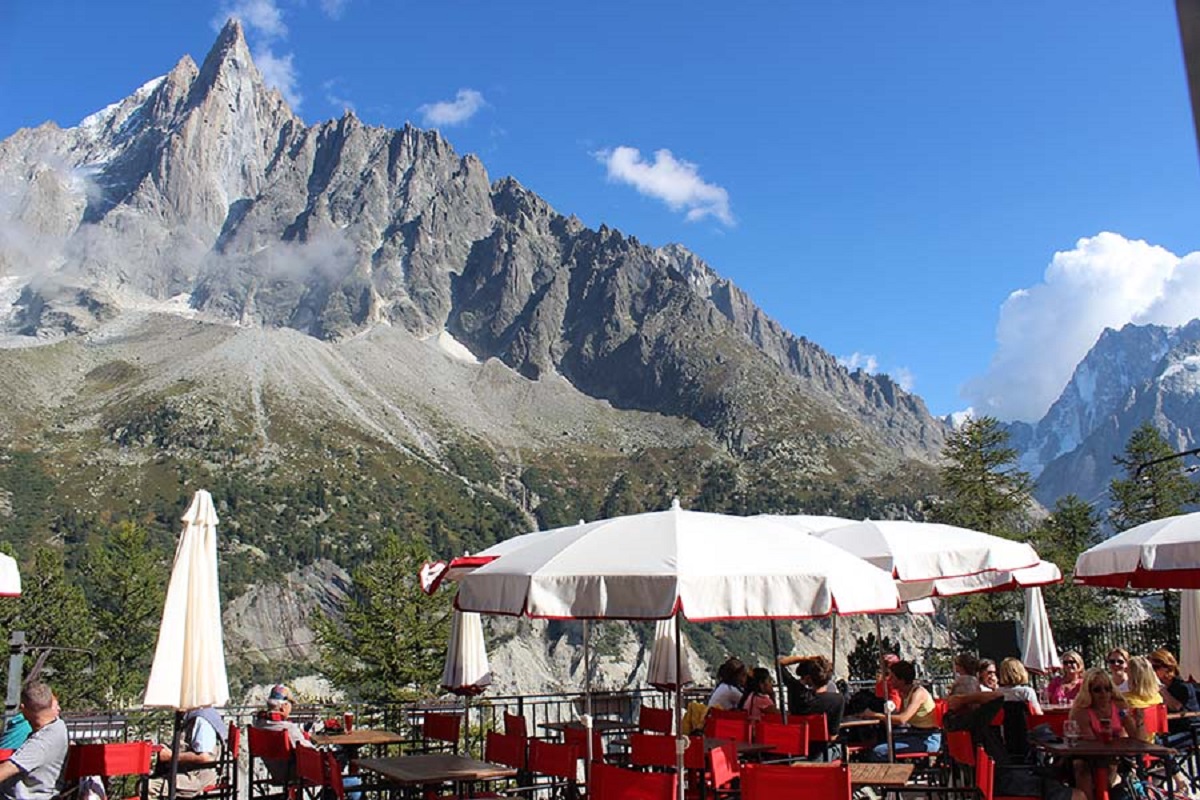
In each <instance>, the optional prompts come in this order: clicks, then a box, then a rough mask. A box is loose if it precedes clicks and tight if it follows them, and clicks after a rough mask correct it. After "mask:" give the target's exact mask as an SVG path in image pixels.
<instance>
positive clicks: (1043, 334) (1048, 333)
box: [963, 232, 1200, 421]
mask: <svg viewBox="0 0 1200 800" xmlns="http://www.w3.org/2000/svg"><path fill="white" fill-rule="evenodd" d="M1197 316H1200V253H1190V254H1188V255H1186V256H1184V257H1182V258H1180V257H1179V256H1176V255H1175V254H1174V253H1172V252H1170V251H1169V250H1166V249H1165V248H1162V247H1157V246H1154V245H1150V244H1147V243H1146V242H1144V241H1134V240H1129V239H1126V238H1125V237H1123V236H1121V235H1120V234H1116V233H1108V232H1104V233H1100V234H1097V235H1096V236H1094V237H1092V238H1090V239H1080V240H1079V241H1078V242H1077V243H1076V245H1075V249H1073V250H1068V251H1066V252H1060V253H1055V254H1054V258H1053V260H1052V261H1051V262H1050V265H1049V266H1048V267H1047V268H1046V272H1045V274H1044V275H1043V278H1042V282H1041V283H1038V284H1036V285H1035V286H1031V287H1029V288H1027V289H1019V290H1017V291H1015V292H1013V293H1012V294H1011V295H1009V297H1008V299H1007V300H1005V301H1004V304H1003V305H1002V306H1001V307H1000V319H999V321H998V322H997V324H996V351H995V353H994V354H993V356H992V361H991V364H990V365H989V367H988V370H987V372H986V373H985V374H983V375H982V376H980V377H977V378H974V379H972V380H971V381H969V382H968V383H967V384H966V386H964V387H963V396H964V397H966V398H967V399H968V400H969V401H970V402H971V405H972V407H973V408H974V409H975V411H976V412H977V413H979V414H981V415H984V414H986V415H991V416H996V417H999V418H1000V419H1007V420H1011V419H1019V420H1026V421H1036V420H1038V419H1040V418H1041V417H1042V416H1043V415H1044V414H1045V413H1046V410H1047V409H1048V408H1049V407H1050V404H1051V403H1053V402H1054V400H1056V399H1057V398H1058V395H1059V394H1060V393H1061V392H1062V390H1063V387H1065V386H1066V384H1067V381H1068V380H1070V378H1071V374H1072V373H1073V372H1074V370H1075V366H1076V365H1077V364H1078V363H1079V361H1080V360H1081V359H1082V358H1083V357H1084V356H1085V355H1086V354H1087V352H1088V350H1090V349H1091V347H1092V345H1094V344H1095V343H1096V339H1097V338H1099V336H1100V333H1101V332H1102V331H1103V330H1104V329H1105V328H1120V327H1121V326H1123V325H1125V324H1126V323H1129V322H1132V323H1135V324H1139V325H1144V324H1158V325H1170V326H1175V325H1182V324H1183V323H1185V322H1188V321H1189V320H1191V319H1193V318H1195V317H1197Z"/></svg>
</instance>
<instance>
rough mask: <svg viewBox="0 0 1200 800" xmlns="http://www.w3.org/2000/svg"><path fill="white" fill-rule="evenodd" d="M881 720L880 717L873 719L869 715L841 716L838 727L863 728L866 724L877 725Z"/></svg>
mask: <svg viewBox="0 0 1200 800" xmlns="http://www.w3.org/2000/svg"><path fill="white" fill-rule="evenodd" d="M881 722H883V720H881V719H873V718H871V717H842V722H841V725H840V727H842V728H865V727H866V726H868V725H878V724H879V723H881Z"/></svg>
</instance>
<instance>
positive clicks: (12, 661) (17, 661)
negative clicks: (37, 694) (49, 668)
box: [4, 631, 25, 722]
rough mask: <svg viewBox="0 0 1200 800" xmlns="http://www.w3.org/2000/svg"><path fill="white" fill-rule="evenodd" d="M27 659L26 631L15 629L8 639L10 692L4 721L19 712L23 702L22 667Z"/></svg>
mask: <svg viewBox="0 0 1200 800" xmlns="http://www.w3.org/2000/svg"><path fill="white" fill-rule="evenodd" d="M24 661H25V631H13V632H12V633H11V634H10V635H9V639H8V692H7V694H5V696H4V721H5V722H8V718H9V717H11V716H13V715H14V714H16V713H17V706H19V705H20V704H21V669H22V667H23V665H24Z"/></svg>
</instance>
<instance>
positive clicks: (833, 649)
mask: <svg viewBox="0 0 1200 800" xmlns="http://www.w3.org/2000/svg"><path fill="white" fill-rule="evenodd" d="M830 619H832V620H833V629H832V630H831V631H830V632H829V640H830V648H829V650H830V653H831V655H830V657H829V662H830V663H831V664H833V673H834V674H835V675H836V674H837V622H838V615H837V614H833V615H832V616H831V617H830Z"/></svg>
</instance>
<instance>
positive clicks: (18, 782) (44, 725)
mask: <svg viewBox="0 0 1200 800" xmlns="http://www.w3.org/2000/svg"><path fill="white" fill-rule="evenodd" d="M59 711H60V709H59V707H58V698H57V697H55V696H54V692H52V691H50V687H49V686H47V685H46V684H44V683H41V682H40V681H37V682H33V683H29V684H26V686H25V688H24V689H22V690H21V713H22V714H24V715H25V719H26V720H28V721H29V727H30V728H31V729H32V730H33V733H31V734H30V735H29V738H28V739H26V740H25V742H24V744H22V745H21V746H20V747H19V748H17V752H15V753H13V754H12V757H11V758H9V759H8V761H5V762H3V763H0V797H4V798H8V800H51V798H53V797H55V796H56V795H57V794H58V781H59V778H60V777H61V775H62V771H63V764H64V763H66V760H67V725H66V723H65V722H63V721H62V720H61V719H59V716H58V715H59Z"/></svg>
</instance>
